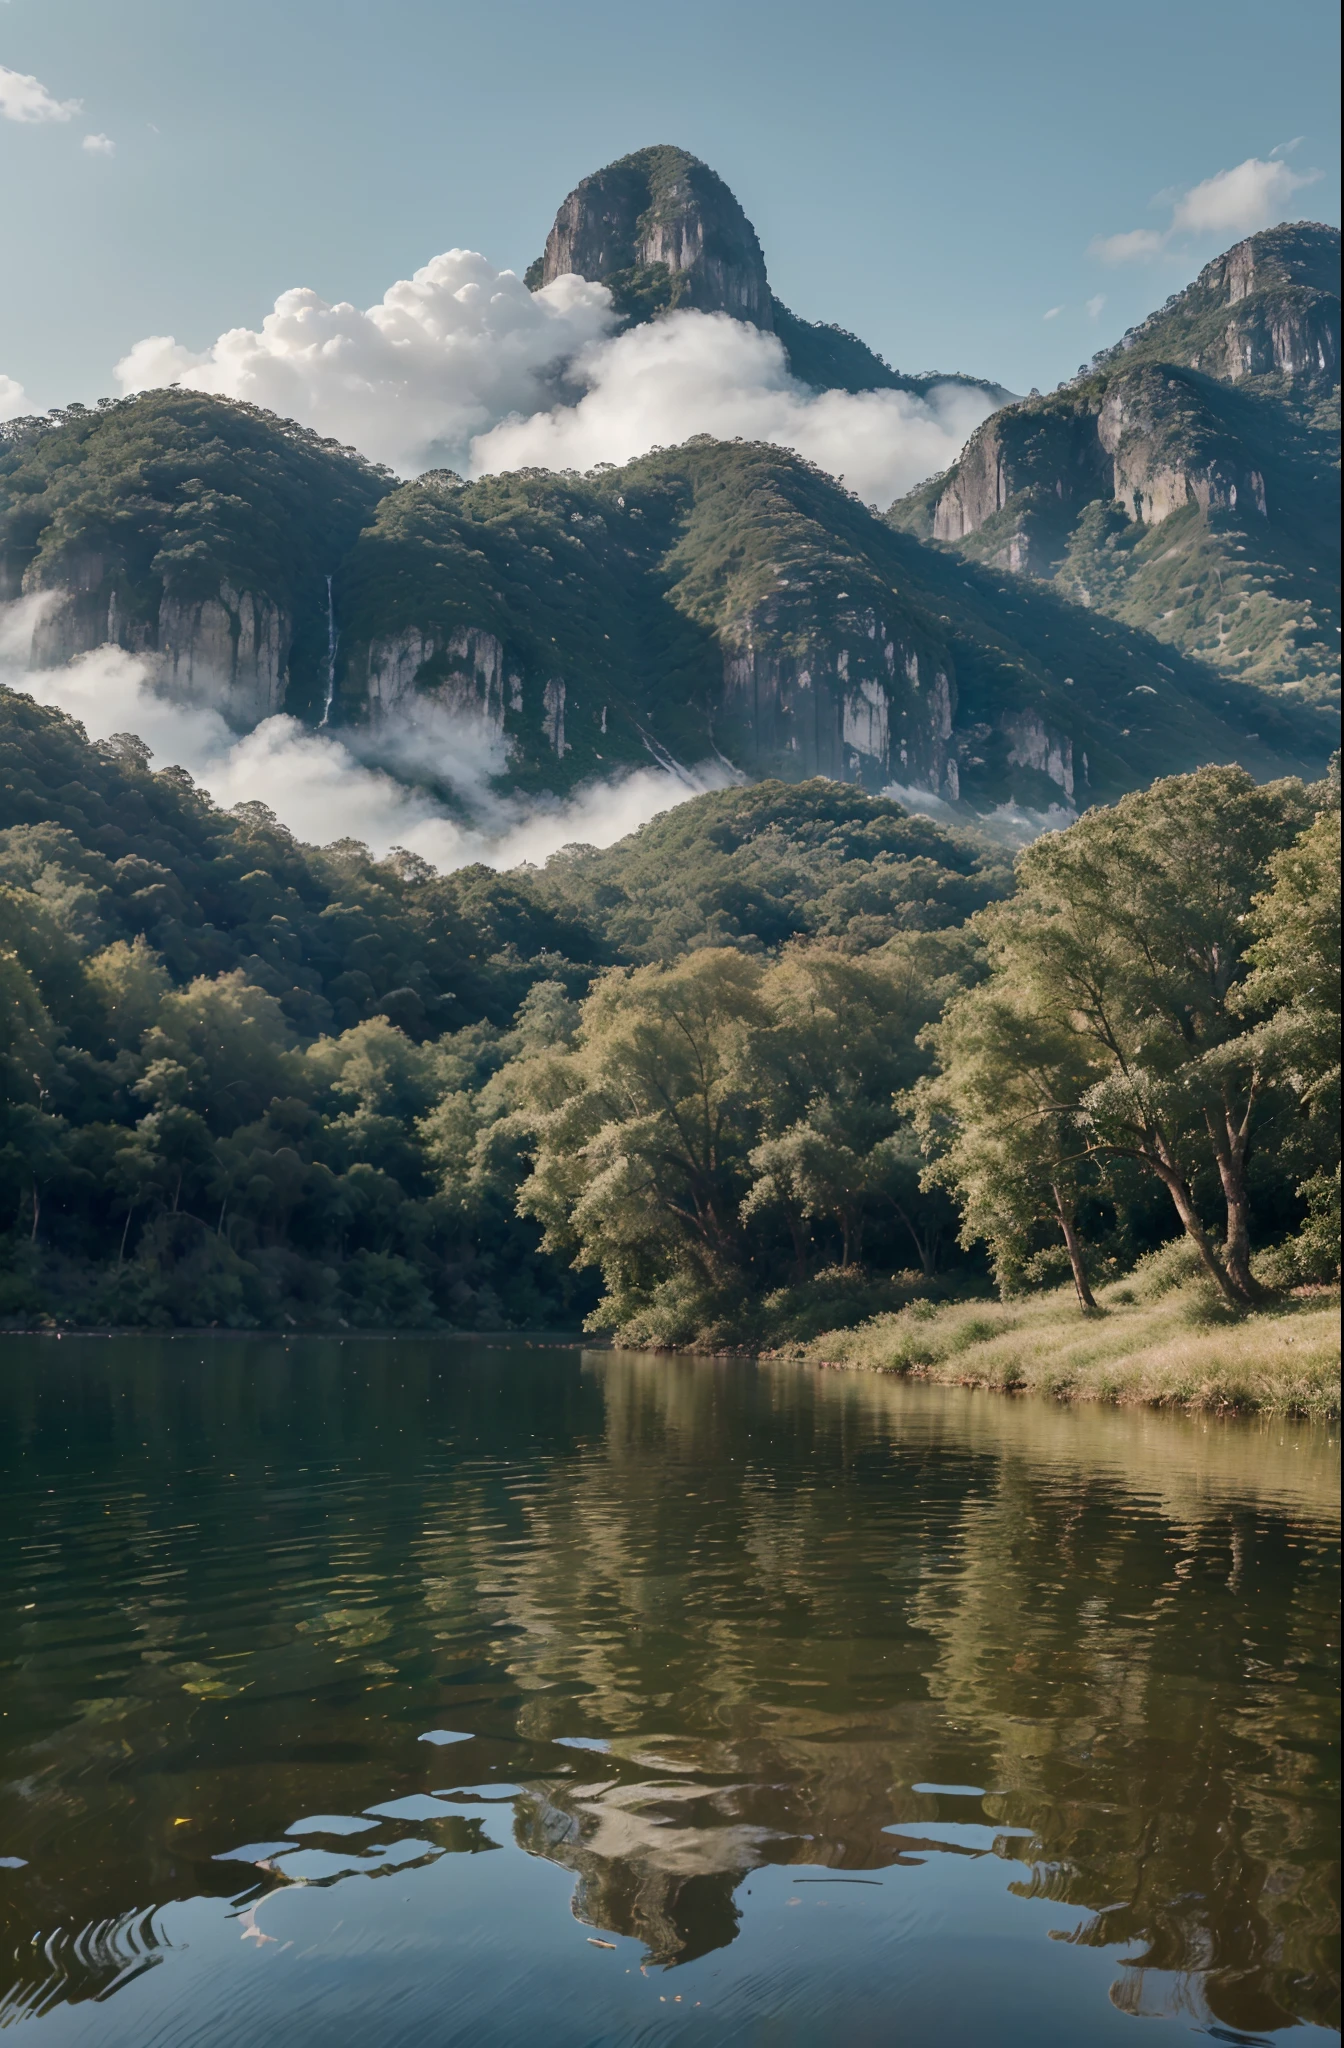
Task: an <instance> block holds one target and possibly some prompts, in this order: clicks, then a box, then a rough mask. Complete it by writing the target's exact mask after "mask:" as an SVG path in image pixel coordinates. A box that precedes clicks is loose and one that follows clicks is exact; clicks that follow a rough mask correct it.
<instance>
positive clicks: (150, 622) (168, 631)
mask: <svg viewBox="0 0 1344 2048" xmlns="http://www.w3.org/2000/svg"><path fill="white" fill-rule="evenodd" d="M24 590H25V593H26V594H28V595H33V594H35V593H37V592H42V593H45V595H46V596H47V598H48V602H47V603H46V604H45V605H44V606H43V608H42V609H41V611H40V612H39V613H38V616H37V621H36V624H35V626H34V629H33V639H32V646H31V649H30V652H29V664H30V666H31V667H33V668H59V667H62V666H63V665H64V664H65V663H66V662H68V661H72V660H73V659H74V658H75V657H76V656H77V655H80V654H88V653H91V652H92V650H93V649H94V648H96V647H103V646H109V645H110V646H113V647H120V648H122V649H124V650H125V651H126V652H127V653H128V654H137V655H141V656H143V657H145V658H146V659H147V660H148V661H149V662H150V664H151V666H152V667H153V669H154V670H155V671H156V672H157V675H158V678H159V680H160V682H161V683H162V685H163V686H164V687H165V688H167V689H169V690H170V691H171V692H172V693H173V694H174V695H176V696H181V697H185V698H189V699H191V700H192V701H193V702H197V703H207V704H210V705H212V706H213V707H214V708H215V709H217V710H219V711H221V712H223V714H224V716H225V717H226V718H227V719H228V720H229V721H230V723H231V724H233V725H237V726H240V727H245V726H251V725H256V724H257V723H258V722H259V720H261V719H263V718H269V717H271V715H272V714H273V713H274V712H277V711H279V710H281V709H282V708H283V706H284V701H285V689H286V685H287V682H288V674H289V652H290V645H291V642H292V639H293V628H292V625H291V622H290V620H289V619H288V618H287V616H286V615H285V613H284V612H283V611H281V609H280V608H279V606H278V605H275V604H273V603H272V602H271V601H270V600H269V599H268V598H265V597H261V596H258V595H257V594H256V593H254V592H252V591H247V590H235V589H234V588H233V586H232V584H230V583H229V582H228V581H227V580H224V581H221V583H220V585H219V589H218V592H217V593H215V594H214V595H210V596H204V597H199V598H183V597H180V596H178V595H176V594H175V593H174V592H173V591H172V590H170V589H164V590H162V592H161V594H160V596H159V602H158V607H157V610H155V611H150V612H148V613H146V611H145V610H144V609H143V608H142V607H141V606H137V604H136V603H135V599H134V596H133V594H131V593H129V592H128V590H127V588H126V586H125V583H124V579H122V578H121V577H119V576H118V575H117V574H116V573H115V571H112V570H109V568H108V565H107V563H106V560H105V558H104V557H103V556H102V555H99V554H92V553H89V554H81V555H78V556H75V557H73V558H69V559H67V560H65V561H64V562H61V563H59V564H58V565H56V567H55V568H54V570H53V569H45V570H44V571H43V572H42V573H41V574H37V575H34V574H32V573H31V572H30V574H29V575H28V576H26V577H25V579H24Z"/></svg>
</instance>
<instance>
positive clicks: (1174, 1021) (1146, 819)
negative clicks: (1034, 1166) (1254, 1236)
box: [975, 768, 1306, 1303]
mask: <svg viewBox="0 0 1344 2048" xmlns="http://www.w3.org/2000/svg"><path fill="white" fill-rule="evenodd" d="M1305 812H1306V802H1305V798H1304V795H1303V792H1302V788H1301V785H1300V784H1295V783H1280V784H1274V785H1270V786H1268V787H1263V788H1257V787H1256V785H1255V784H1254V783H1253V782H1252V781H1251V779H1250V777H1249V776H1248V775H1247V774H1246V773H1245V771H1244V770H1242V769H1239V768H1205V769H1200V770H1199V771H1198V772H1197V773H1196V774H1194V775H1188V776H1173V777H1170V778H1168V779H1167V780H1165V781H1161V782H1157V783H1154V784H1153V786H1152V788H1151V789H1149V790H1146V791H1142V792H1139V793H1137V794H1134V795H1131V796H1128V797H1125V798H1123V799H1122V800H1121V802H1120V803H1119V804H1117V805H1116V806H1115V807H1114V808H1113V809H1111V810H1106V811H1092V812H1089V813H1088V814H1087V816H1086V817H1084V818H1082V819H1080V820H1079V822H1078V824H1077V825H1075V826H1073V827H1072V828H1071V829H1070V830H1069V831H1068V832H1063V833H1058V834H1054V835H1051V836H1050V837H1048V838H1045V839H1041V840H1038V841H1037V842H1036V844H1035V845H1034V846H1032V847H1030V848H1029V849H1028V850H1027V851H1026V853H1024V854H1023V855H1022V856H1021V858H1020V859H1019V862H1018V884H1019V886H1018V892H1017V894H1016V896H1015V897H1014V898H1013V899H1012V900H1011V902H1009V903H1007V904H1004V905H1001V906H995V907H994V908H992V909H990V910H988V911H986V912H983V913H981V915H980V916H979V917H978V918H977V919H976V920H975V924H976V927H977V929H978V930H979V931H980V933H981V935H982V937H983V938H984V940H985V943H986V945H987V948H988V951H989V957H990V960H991V963H992V965H993V967H994V969H995V973H996V977H1004V976H1008V977H1011V980H1012V982H1013V983H1014V985H1015V986H1016V987H1017V988H1018V989H1019V990H1020V991H1021V995H1022V997H1023V999H1024V1000H1025V1001H1026V1003H1027V1004H1028V1005H1029V1007H1030V1009H1031V1010H1032V1011H1033V1013H1034V1014H1035V1015H1036V1016H1037V1017H1039V1019H1041V1020H1042V1022H1043V1023H1044V1024H1045V1025H1047V1026H1048V1027H1049V1029H1050V1032H1051V1034H1052V1036H1053V1034H1054V1033H1055V1032H1060V1033H1065V1034H1069V1035H1071V1036H1072V1037H1073V1038H1074V1039H1075V1040H1076V1041H1077V1057H1076V1062H1074V1063H1071V1064H1070V1067H1069V1069H1068V1071H1069V1072H1071V1073H1072V1074H1073V1076H1074V1085H1073V1086H1072V1087H1070V1088H1068V1089H1067V1090H1066V1092H1065V1095H1064V1098H1063V1099H1062V1100H1060V1101H1058V1102H1057V1103H1056V1105H1055V1114H1056V1115H1058V1116H1059V1117H1061V1118H1063V1119H1066V1120H1070V1121H1080V1122H1081V1123H1082V1125H1083V1127H1084V1131H1085V1143H1084V1144H1083V1145H1082V1146H1081V1147H1080V1153H1081V1156H1082V1157H1084V1158H1087V1157H1099V1158H1105V1157H1108V1156H1109V1157H1121V1158H1129V1159H1132V1160H1134V1161H1136V1162H1137V1163H1138V1164H1139V1165H1141V1166H1142V1167H1143V1168H1144V1169H1145V1171H1147V1172H1149V1173H1151V1174H1153V1175H1155V1176H1156V1178H1157V1179H1158V1180H1159V1181H1160V1182H1161V1184H1162V1185H1163V1187H1165V1189H1166V1190H1167V1192H1168V1194H1169V1195H1170V1197H1171V1200H1172V1202H1173V1204H1174V1206H1175V1208H1176V1212H1177V1214H1178V1216H1179V1218H1180V1221H1181V1224H1182V1227H1183V1229H1184V1230H1185V1232H1186V1234H1187V1235H1188V1236H1189V1237H1190V1238H1191V1240H1192V1241H1193V1242H1194V1244H1195V1245H1196V1247H1197V1248H1198V1251H1199V1254H1200V1258H1201V1260H1202V1261H1203V1263H1204V1265H1205V1267H1206V1269H1207V1271H1208V1272H1209V1274H1210V1275H1211V1277H1212V1278H1213V1279H1214V1280H1215V1281H1216V1283H1217V1285H1218V1286H1219V1288H1220V1289H1221V1290H1222V1291H1223V1293H1224V1294H1225V1295H1226V1296H1227V1297H1228V1299H1229V1300H1230V1301H1232V1302H1234V1303H1245V1302H1249V1301H1251V1300H1253V1299H1254V1298H1255V1296H1256V1293H1257V1291H1258V1290H1257V1285H1256V1282H1255V1280H1254V1278H1253V1276H1252V1273H1251V1270H1250V1250H1251V1238H1250V1210H1249V1197H1248V1193H1247V1181H1246V1161H1247V1155H1248V1151H1249V1148H1250V1144H1251V1140H1252V1134H1253V1131H1254V1129H1255V1126H1256V1118H1257V1114H1258V1113H1259V1111H1260V1109H1261V1106H1262V1098H1263V1095H1264V1090H1265V1083H1266V1075H1265V1071H1264V1066H1263V1063H1262V1061H1261V1059H1260V1057H1259V1056H1258V1053H1257V1047H1256V1042H1255V1040H1254V1038H1253V1037H1252V1036H1251V1035H1250V1034H1248V1033H1247V1032H1246V1030H1245V1027H1244V1025H1243V1023H1242V1020H1241V1018H1240V1017H1239V1015H1238V1014H1237V1010H1236V1008H1235V1006H1234V1001H1235V999H1234V991H1235V989H1236V988H1237V985H1238V983H1239V982H1240V981H1241V980H1242V979H1243V978H1244V975H1245V971H1246V968H1245V956H1246V952H1247V947H1248V943H1249V941H1250V937H1251V932H1250V927H1249V925H1248V923H1247V918H1248V913H1249V911H1250V907H1251V902H1252V899H1253V897H1254V896H1255V895H1256V894H1257V892H1258V891H1259V890H1260V889H1262V888H1263V886H1264V884H1265V882H1266V881H1267V880H1268V878H1269V873H1270V862H1271V860H1272V858H1273V856H1274V855H1275V854H1276V853H1277V852H1279V851H1281V850H1282V849H1283V848H1284V847H1285V846H1286V845H1287V844H1288V843H1289V842H1290V841H1291V839H1292V838H1293V836H1294V834H1295V832H1296V831H1297V829H1298V828H1299V827H1300V826H1301V824H1302V823H1303V822H1304V817H1305ZM1061 1078H1064V1076H1063V1075H1062V1076H1061ZM1206 1163H1208V1164H1211V1165H1212V1166H1213V1167H1214V1168H1215V1169H1216V1173H1217V1177H1218V1182H1219V1185H1220V1188H1221V1193H1222V1197H1223V1204H1224V1210H1225V1216H1226V1229H1225V1240H1224V1244H1223V1248H1222V1252H1221V1255H1220V1254H1219V1253H1218V1252H1217V1251H1216V1250H1215V1249H1214V1246H1213V1243H1212V1241H1211V1239H1210V1237H1209V1234H1208V1231H1207V1230H1206V1228H1205V1225H1204V1223H1203V1220H1202V1218H1201V1215H1200V1211H1199V1207H1198V1204H1197V1199H1196V1193H1195V1179H1196V1175H1197V1173H1198V1172H1199V1171H1200V1170H1201V1169H1202V1168H1203V1166H1204V1165H1205V1164H1206Z"/></svg>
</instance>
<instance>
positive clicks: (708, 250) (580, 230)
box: [528, 143, 774, 329]
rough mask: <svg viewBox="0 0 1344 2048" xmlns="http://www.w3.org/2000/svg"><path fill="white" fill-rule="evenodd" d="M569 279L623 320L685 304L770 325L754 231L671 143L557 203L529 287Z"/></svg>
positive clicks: (597, 174)
mask: <svg viewBox="0 0 1344 2048" xmlns="http://www.w3.org/2000/svg"><path fill="white" fill-rule="evenodd" d="M570 272H573V273H575V274H576V275H577V276H579V277H586V278H590V279H592V280H593V281H594V282H596V283H600V284H605V285H607V286H608V287H609V288H610V290H611V292H612V295H613V297H614V298H615V301H616V304H617V306H618V307H619V308H620V310H621V311H622V312H624V313H626V314H627V315H628V316H630V317H634V318H639V317H644V318H647V317H648V316H649V314H651V313H655V312H661V311H663V310H664V309H665V308H670V307H673V306H686V307H691V308H694V309H695V310H696V311H697V312H701V313H729V314H731V315H732V316H733V318H734V319H736V320H747V321H750V322H751V324H752V325H753V326H756V327H764V328H767V329H769V328H773V326H774V308H773V302H772V300H771V296H770V285H769V281H768V280H767V278H766V274H765V257H764V256H763V255H762V253H761V245H760V243H759V241H758V240H757V238H756V230H755V228H754V227H753V226H752V224H751V222H750V221H749V220H748V219H747V216H746V214H745V213H744V212H743V210H742V208H741V206H740V205H739V203H738V201H737V199H736V198H735V196H734V195H733V193H732V192H731V191H730V190H729V188H728V186H727V185H725V183H724V182H723V179H722V178H721V177H720V176H719V175H718V173H717V171H712V170H711V169H710V167H709V165H708V164H705V163H701V161H700V159H699V158H698V157H694V156H692V155H691V154H690V152H689V151H688V150H684V149H678V148H676V147H675V146H674V145H673V144H671V143H657V144H654V145H653V146H652V147H650V148H648V149H637V150H634V151H633V152H632V153H631V154H630V155H629V156H623V157H620V158H619V159H618V160H617V161H616V162H615V163H611V164H607V165H605V166H604V167H603V169H601V170H600V171H594V172H592V174H591V175H590V176H589V177H586V178H584V179H582V180H581V181H580V182H579V183H578V184H577V185H576V186H575V187H574V190H573V191H572V192H571V193H570V194H569V196H568V197H567V198H566V199H565V200H564V201H563V202H562V204H561V206H560V210H559V212H558V213H557V214H556V216H555V223H554V225H553V227H552V228H551V232H550V234H549V235H548V236H547V237H546V252H545V254H544V255H543V256H542V258H541V261H540V265H539V266H537V265H534V266H533V269H532V271H530V272H529V274H528V283H529V284H532V283H539V284H543V285H546V284H550V283H551V282H552V280H553V279H555V278H557V277H563V276H565V275H566V274H568V273H570Z"/></svg>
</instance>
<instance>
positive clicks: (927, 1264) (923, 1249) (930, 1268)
mask: <svg viewBox="0 0 1344 2048" xmlns="http://www.w3.org/2000/svg"><path fill="white" fill-rule="evenodd" d="M895 1208H896V1214H897V1215H898V1216H899V1217H900V1219H901V1221H902V1223H903V1224H904V1225H905V1227H906V1229H907V1230H908V1231H909V1233H910V1235H911V1237H912V1238H913V1239H914V1244H915V1251H916V1253H917V1254H918V1257H919V1265H920V1271H921V1272H922V1273H923V1275H924V1278H925V1279H926V1280H932V1278H933V1275H934V1268H935V1259H934V1251H933V1246H932V1244H931V1242H930V1240H929V1239H928V1238H927V1237H921V1236H920V1234H919V1232H918V1231H917V1230H916V1229H915V1226H914V1224H913V1223H912V1222H911V1221H910V1218H909V1217H908V1216H907V1214H906V1212H905V1210H904V1209H903V1208H902V1207H901V1205H900V1203H899V1202H897V1203H896V1204H895Z"/></svg>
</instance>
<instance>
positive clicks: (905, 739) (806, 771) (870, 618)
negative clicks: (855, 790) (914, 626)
mask: <svg viewBox="0 0 1344 2048" xmlns="http://www.w3.org/2000/svg"><path fill="white" fill-rule="evenodd" d="M773 614H774V608H773V607H772V606H770V605H768V604H767V605H765V606H762V607H761V608H760V610H759V611H758V612H757V613H756V614H755V615H754V616H753V617H752V618H751V619H750V620H749V621H748V622H747V624H746V626H745V629H744V630H743V632H742V634H741V637H740V638H739V639H738V640H737V642H736V644H730V645H729V646H727V647H726V648H725V649H724V656H723V691H722V697H721V701H720V717H719V724H718V728H717V729H718V730H719V731H720V733H721V734H722V738H723V743H724V744H725V745H726V746H729V747H731V748H732V749H733V751H734V754H735V756H736V758H738V759H741V760H742V761H743V762H744V763H747V762H749V763H750V764H751V766H752V768H753V772H755V773H758V774H771V775H779V776H782V777H783V778H784V779H785V780H788V781H792V780H794V779H796V778H797V777H799V776H810V775H826V776H829V777H830V778H831V779H832V781H835V782H856V783H859V784H860V785H861V786H862V787H864V788H866V789H870V790H881V789H884V788H886V787H887V785H888V784H890V783H893V782H895V783H899V784H901V785H903V786H906V787H909V788H912V789H919V790H923V791H925V792H926V793H927V794H928V795H930V796H936V797H939V798H941V799H944V800H945V801H947V802H949V803H956V802H957V801H958V800H959V798H960V795H961V789H960V777H959V771H958V766H957V745H956V740H955V739H954V725H955V718H956V710H957V697H956V684H955V680H954V670H955V664H954V662H953V660H952V657H951V654H950V652H949V651H948V650H946V649H938V650H936V651H934V650H931V649H930V648H928V647H927V646H926V647H924V648H923V649H921V648H919V647H917V646H914V645H911V644H909V643H908V641H902V640H899V639H898V638H897V637H896V636H894V635H893V634H892V633H891V632H890V631H889V630H888V628H887V626H886V624H885V623H884V621H883V620H882V619H881V618H879V617H878V615H877V614H876V613H875V612H873V611H870V610H867V609H864V610H861V611H857V612H854V613H852V614H850V615H849V616H848V617H847V618H845V619H843V621H841V622H840V623H839V631H838V632H833V633H826V634H820V633H818V634H815V635H812V636H810V637H809V642H808V644H806V645H805V646H804V648H803V649H802V650H801V651H797V650H795V649H793V648H790V649H788V650H787V651H785V650H784V649H781V647H780V646H779V639H780V634H779V631H778V627H779V623H780V622H779V620H778V619H777V617H776V616H774V615H773ZM788 637H789V638H790V639H795V638H796V636H794V635H789V636H788Z"/></svg>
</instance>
